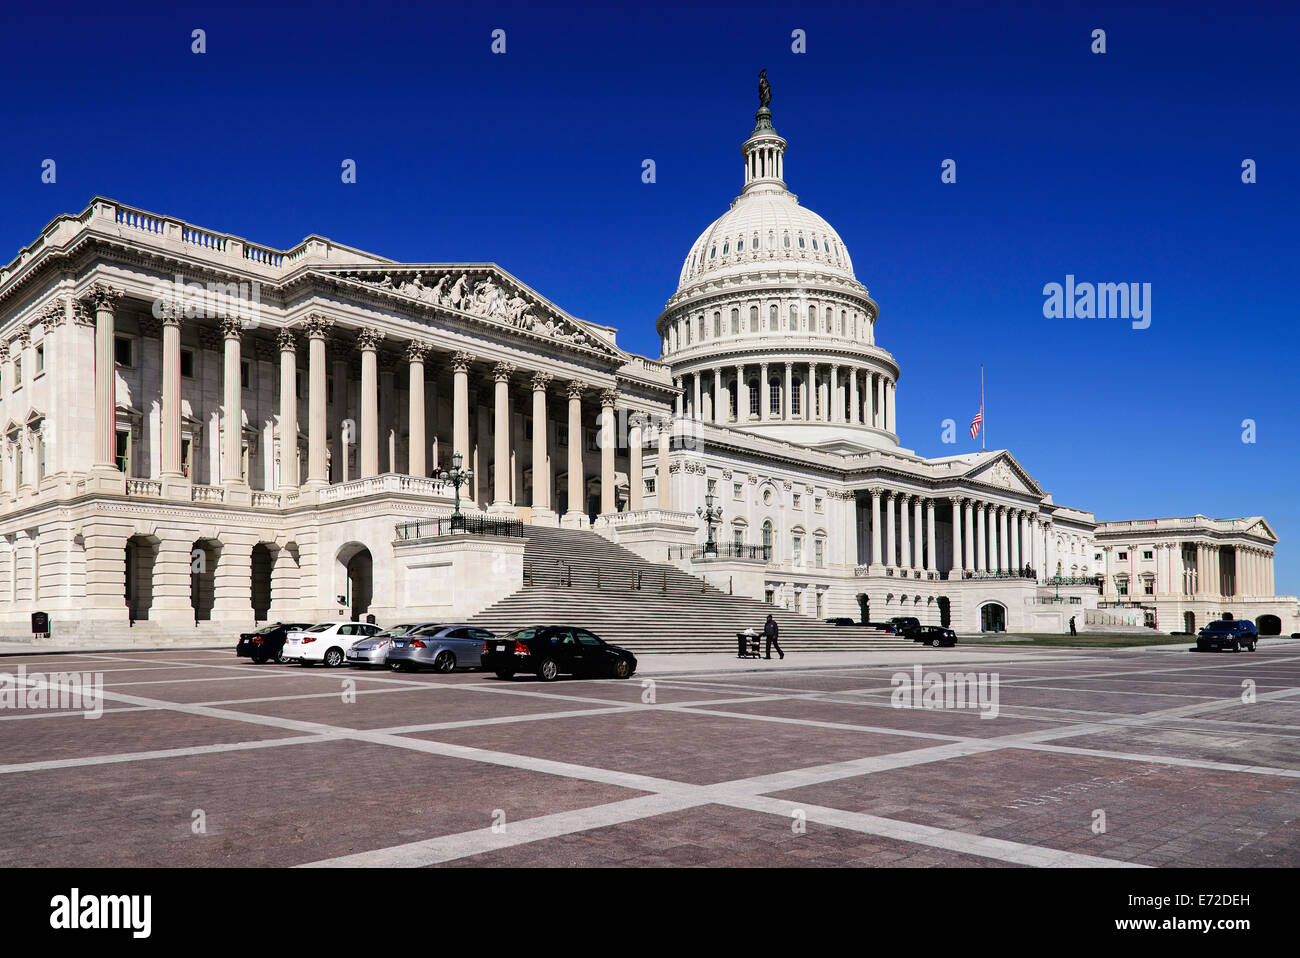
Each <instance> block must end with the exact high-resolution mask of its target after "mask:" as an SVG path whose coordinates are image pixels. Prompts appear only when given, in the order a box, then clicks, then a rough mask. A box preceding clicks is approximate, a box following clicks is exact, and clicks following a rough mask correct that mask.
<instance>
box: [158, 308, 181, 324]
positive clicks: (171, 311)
mask: <svg viewBox="0 0 1300 958" xmlns="http://www.w3.org/2000/svg"><path fill="white" fill-rule="evenodd" d="M157 318H158V320H159V322H161V323H162V324H163V325H164V326H180V325H181V323H182V321H183V320H184V319H185V307H184V306H183V305H181V304H180V303H177V302H167V303H162V304H160V305H159V308H158V317H157Z"/></svg>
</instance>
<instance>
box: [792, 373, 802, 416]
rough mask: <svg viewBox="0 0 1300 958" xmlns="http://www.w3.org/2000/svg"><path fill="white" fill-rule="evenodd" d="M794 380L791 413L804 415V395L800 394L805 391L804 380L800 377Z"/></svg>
mask: <svg viewBox="0 0 1300 958" xmlns="http://www.w3.org/2000/svg"><path fill="white" fill-rule="evenodd" d="M793 382H794V386H793V389H794V391H793V392H792V393H791V394H790V415H791V416H795V417H798V416H802V415H803V396H801V395H800V393H802V392H803V382H802V381H801V380H798V379H796V380H794V381H793Z"/></svg>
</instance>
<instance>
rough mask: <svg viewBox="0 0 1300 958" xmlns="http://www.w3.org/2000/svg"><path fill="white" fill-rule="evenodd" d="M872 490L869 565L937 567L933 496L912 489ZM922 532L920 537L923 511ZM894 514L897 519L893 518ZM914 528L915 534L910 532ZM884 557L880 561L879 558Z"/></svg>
mask: <svg viewBox="0 0 1300 958" xmlns="http://www.w3.org/2000/svg"><path fill="white" fill-rule="evenodd" d="M870 492H871V556H872V565H873V566H879V567H883V568H898V569H905V570H924V571H926V572H937V571H938V566H937V562H938V556H937V553H936V551H935V517H934V509H935V500H933V499H927V498H925V497H923V496H919V495H913V494H911V493H901V492H894V491H893V490H887V489H880V488H873V489H871V490H870ZM882 500H883V501H884V510H885V512H884V517H885V518H884V538H885V541H884V543H883V551H882V542H881V502H882ZM923 511H924V516H925V534H924V538H922V532H921V527H922V512H923ZM896 517H897V522H896V521H895V518H896ZM913 529H915V535H913ZM882 558H883V559H887V560H888V561H886V562H881V561H880V560H881V559H882Z"/></svg>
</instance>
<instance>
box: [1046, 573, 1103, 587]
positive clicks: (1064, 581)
mask: <svg viewBox="0 0 1300 958" xmlns="http://www.w3.org/2000/svg"><path fill="white" fill-rule="evenodd" d="M1046 584H1047V585H1091V586H1099V585H1101V576H1096V575H1054V576H1052V577H1051V578H1049V579H1048V580H1047V583H1046Z"/></svg>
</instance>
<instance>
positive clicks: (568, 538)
mask: <svg viewBox="0 0 1300 958" xmlns="http://www.w3.org/2000/svg"><path fill="white" fill-rule="evenodd" d="M524 535H525V537H526V539H525V543H524V583H523V587H522V588H521V589H519V591H517V592H514V593H512V594H511V595H508V596H506V597H505V598H504V599H502V600H501V601H499V602H497V603H496V604H494V605H491V606H489V607H488V608H486V609H484V610H483V611H482V612H480V613H479V614H478V615H476V616H474V617H473V618H472V619H470V620H469V621H470V622H471V624H473V625H478V626H482V627H483V628H486V629H491V630H492V631H493V632H496V633H498V634H500V633H503V632H508V631H510V630H511V629H518V628H523V627H525V626H530V625H552V624H553V625H575V626H581V627H583V628H586V629H590V630H591V631H592V632H595V633H596V634H597V635H598V636H600V637H601V638H602V639H604V640H605V641H606V642H611V643H613V644H614V645H620V646H623V647H624V648H626V649H629V650H630V651H632V652H634V653H637V654H641V653H646V652H730V653H731V654H732V655H735V652H736V633H737V632H739V631H741V630H743V629H746V628H754V629H759V630H761V629H762V627H763V623H764V622H765V621H766V620H767V616H768V615H769V614H770V615H771V616H772V617H773V618H774V619H776V623H777V625H778V626H779V627H780V629H781V633H780V641H781V647H782V648H783V649H784V650H785V651H786V652H845V651H869V650H880V649H911V648H913V647H914V646H913V643H912V642H911V641H910V640H907V639H901V638H898V637H896V636H892V635H887V634H885V633H883V632H877V631H876V630H874V629H866V628H863V627H861V626H834V625H829V624H827V623H825V622H821V621H819V620H817V619H810V618H808V617H807V616H804V615H800V614H798V613H795V612H788V611H786V610H784V609H778V608H776V607H774V606H770V605H768V604H767V603H766V602H762V601H760V600H758V599H750V598H747V597H743V596H735V595H727V593H725V592H722V591H719V590H718V589H716V588H714V587H713V586H711V585H706V584H705V583H704V581H703V580H701V579H699V578H697V577H696V576H693V575H690V574H688V573H686V572H682V571H681V570H679V569H677V568H676V567H674V566H669V565H661V564H659V563H655V562H649V561H647V560H645V559H643V558H641V557H640V556H638V555H637V554H636V553H634V552H631V551H629V550H627V549H624V548H623V547H622V546H619V545H616V544H615V543H613V542H610V541H609V540H608V539H605V538H603V537H601V536H598V535H596V534H595V533H593V532H586V531H579V530H574V529H554V528H549V527H543V526H526V527H525V528H524ZM530 569H531V583H530V581H529V576H530ZM638 583H639V586H640V587H639V588H637V585H638Z"/></svg>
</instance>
